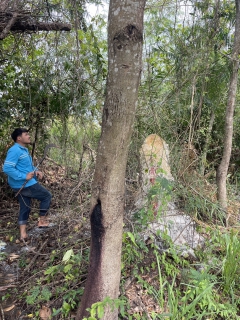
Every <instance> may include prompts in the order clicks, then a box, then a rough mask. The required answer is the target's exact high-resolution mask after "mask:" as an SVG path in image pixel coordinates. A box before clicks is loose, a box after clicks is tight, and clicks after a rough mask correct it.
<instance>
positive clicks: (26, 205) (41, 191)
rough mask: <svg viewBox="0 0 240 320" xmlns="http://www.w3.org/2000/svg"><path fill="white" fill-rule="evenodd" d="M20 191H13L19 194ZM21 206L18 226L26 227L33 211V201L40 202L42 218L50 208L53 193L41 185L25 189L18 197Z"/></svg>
mask: <svg viewBox="0 0 240 320" xmlns="http://www.w3.org/2000/svg"><path fill="white" fill-rule="evenodd" d="M18 190H19V189H13V191H15V192H17V191H18ZM17 199H18V201H19V204H20V211H19V217H18V224H19V225H24V224H27V220H28V218H29V214H30V211H31V199H37V200H39V201H40V212H39V215H40V216H45V215H46V214H47V211H48V209H49V207H50V203H51V199H52V195H51V193H50V192H49V191H48V190H47V189H46V188H44V187H43V186H41V185H40V184H39V183H35V184H34V185H32V186H30V187H27V188H23V189H22V191H21V192H20V194H19V195H18V197H17Z"/></svg>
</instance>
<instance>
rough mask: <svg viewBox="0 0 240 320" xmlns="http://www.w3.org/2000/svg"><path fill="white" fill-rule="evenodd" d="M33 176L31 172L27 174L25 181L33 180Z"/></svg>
mask: <svg viewBox="0 0 240 320" xmlns="http://www.w3.org/2000/svg"><path fill="white" fill-rule="evenodd" d="M33 176H34V172H33V171H32V172H28V174H27V177H26V180H27V181H28V180H31V179H32V178H33Z"/></svg>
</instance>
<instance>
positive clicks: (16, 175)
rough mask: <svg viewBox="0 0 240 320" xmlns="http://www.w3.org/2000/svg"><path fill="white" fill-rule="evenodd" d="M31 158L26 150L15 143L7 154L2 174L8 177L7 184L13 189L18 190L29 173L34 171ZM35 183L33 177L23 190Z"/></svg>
mask: <svg viewBox="0 0 240 320" xmlns="http://www.w3.org/2000/svg"><path fill="white" fill-rule="evenodd" d="M34 169H35V167H34V166H33V163H32V157H31V156H30V154H29V151H28V149H27V148H25V147H23V146H21V145H20V144H18V143H15V144H14V145H13V146H12V147H11V148H10V149H9V150H8V152H7V157H6V159H5V162H4V164H3V172H4V173H6V174H7V176H8V184H9V185H10V187H11V188H13V189H19V188H21V186H22V185H23V184H24V182H25V181H26V178H27V174H28V173H29V172H32V171H34ZM35 183H37V180H36V179H35V177H33V178H32V179H30V180H29V181H28V182H27V184H26V185H25V188H27V187H30V186H32V185H33V184H35Z"/></svg>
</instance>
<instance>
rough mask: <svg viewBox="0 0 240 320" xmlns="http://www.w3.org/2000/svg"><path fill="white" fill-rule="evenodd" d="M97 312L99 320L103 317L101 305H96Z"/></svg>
mask: <svg viewBox="0 0 240 320" xmlns="http://www.w3.org/2000/svg"><path fill="white" fill-rule="evenodd" d="M97 312H98V317H99V318H100V319H101V318H102V317H103V316H104V308H103V305H102V303H101V304H99V305H98V308H97Z"/></svg>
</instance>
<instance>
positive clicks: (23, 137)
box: [11, 128, 31, 145]
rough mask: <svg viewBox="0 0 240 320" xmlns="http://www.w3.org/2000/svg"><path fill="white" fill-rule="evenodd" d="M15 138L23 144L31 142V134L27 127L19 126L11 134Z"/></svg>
mask: <svg viewBox="0 0 240 320" xmlns="http://www.w3.org/2000/svg"><path fill="white" fill-rule="evenodd" d="M11 137H12V138H13V140H14V141H15V142H17V143H19V144H21V145H26V144H29V143H31V140H30V135H29V133H28V130H27V129H25V128H17V129H15V130H14V131H13V133H12V134H11Z"/></svg>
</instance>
